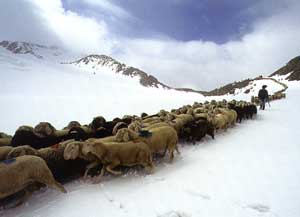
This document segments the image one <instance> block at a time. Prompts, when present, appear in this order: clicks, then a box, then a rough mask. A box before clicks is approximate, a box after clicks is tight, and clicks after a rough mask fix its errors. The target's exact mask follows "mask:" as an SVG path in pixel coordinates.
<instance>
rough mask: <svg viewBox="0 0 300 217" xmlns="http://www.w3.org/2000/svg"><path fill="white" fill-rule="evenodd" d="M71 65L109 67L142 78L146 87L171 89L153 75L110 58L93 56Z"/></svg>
mask: <svg viewBox="0 0 300 217" xmlns="http://www.w3.org/2000/svg"><path fill="white" fill-rule="evenodd" d="M71 64H75V65H78V66H89V67H92V68H93V69H95V70H97V69H100V68H101V67H108V68H110V69H111V70H112V71H113V72H115V73H121V74H123V75H126V76H130V77H140V84H141V85H143V86H145V87H157V88H158V87H163V88H168V89H170V87H169V86H167V85H165V84H163V83H161V82H160V81H158V79H157V78H155V77H154V76H153V75H148V74H147V73H146V72H144V71H142V70H140V69H137V68H134V67H131V66H126V65H125V64H124V63H120V62H119V61H117V60H115V59H113V58H112V57H110V56H106V55H97V54H92V55H88V56H86V57H83V58H81V59H79V60H77V61H74V62H71Z"/></svg>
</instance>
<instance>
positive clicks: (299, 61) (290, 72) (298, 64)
mask: <svg viewBox="0 0 300 217" xmlns="http://www.w3.org/2000/svg"><path fill="white" fill-rule="evenodd" d="M274 76H285V80H288V81H300V56H297V57H295V58H293V59H291V60H290V61H289V62H288V63H287V64H286V65H285V66H283V67H282V68H280V69H278V70H277V71H275V72H274V73H272V74H271V75H270V77H274Z"/></svg>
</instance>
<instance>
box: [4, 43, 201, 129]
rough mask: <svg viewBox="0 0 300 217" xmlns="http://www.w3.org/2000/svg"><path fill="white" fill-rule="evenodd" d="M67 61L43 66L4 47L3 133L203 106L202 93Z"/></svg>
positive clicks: (45, 61) (50, 61) (47, 62)
mask: <svg viewBox="0 0 300 217" xmlns="http://www.w3.org/2000/svg"><path fill="white" fill-rule="evenodd" d="M44 53H46V52H44ZM44 56H46V55H44ZM67 57H68V56H67V55H66V56H65V55H63V56H60V57H59V58H58V59H51V58H49V59H48V58H46V57H45V58H43V59H42V60H41V59H39V58H36V57H35V56H33V55H26V54H15V53H12V52H10V51H8V50H7V49H5V48H1V47H0V69H1V71H0V82H1V85H0V101H1V108H0V120H1V122H0V131H4V132H6V133H10V134H13V133H14V132H15V130H16V129H17V128H18V127H19V126H21V125H31V126H35V125H36V124H37V123H39V122H40V121H48V122H50V123H52V124H53V125H54V126H55V127H56V128H57V129H60V128H63V127H64V126H66V125H67V124H68V122H69V121H72V120H77V121H79V122H81V123H82V124H86V123H90V122H91V120H92V118H93V117H95V116H99V115H102V116H104V117H105V118H107V119H112V118H115V117H117V116H119V117H122V116H123V115H125V114H140V113H142V112H147V113H156V112H158V111H159V110H160V109H168V110H170V109H171V108H175V107H180V106H182V105H184V104H191V103H193V102H194V101H199V100H203V96H202V95H200V94H197V93H186V92H180V91H175V90H168V89H164V88H150V87H148V88H146V87H143V86H141V85H140V83H139V77H133V78H130V79H129V78H128V76H125V75H123V74H121V73H118V74H116V73H112V70H114V68H112V67H111V66H110V65H102V66H99V65H98V66H97V68H95V67H92V66H90V65H76V64H60V62H61V61H62V60H64V59H67ZM54 58H55V57H54Z"/></svg>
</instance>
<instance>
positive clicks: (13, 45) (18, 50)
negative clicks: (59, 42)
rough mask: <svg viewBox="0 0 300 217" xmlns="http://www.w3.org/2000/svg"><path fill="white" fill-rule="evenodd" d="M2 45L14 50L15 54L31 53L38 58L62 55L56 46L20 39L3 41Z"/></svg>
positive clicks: (11, 50) (0, 44)
mask: <svg viewBox="0 0 300 217" xmlns="http://www.w3.org/2000/svg"><path fill="white" fill-rule="evenodd" d="M0 47H2V48H5V49H6V50H8V51H10V52H12V53H13V54H29V55H32V56H34V57H36V58H38V59H43V58H44V57H45V55H46V56H47V57H48V56H50V55H52V56H60V55H62V51H61V50H59V48H58V47H55V46H50V47H48V46H45V45H39V44H34V43H29V42H18V41H1V42H0Z"/></svg>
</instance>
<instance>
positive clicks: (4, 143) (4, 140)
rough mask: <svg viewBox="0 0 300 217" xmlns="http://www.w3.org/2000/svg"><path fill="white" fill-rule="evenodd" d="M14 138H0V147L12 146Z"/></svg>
mask: <svg viewBox="0 0 300 217" xmlns="http://www.w3.org/2000/svg"><path fill="white" fill-rule="evenodd" d="M11 140H12V138H9V137H7V138H0V147H1V146H10V145H11Z"/></svg>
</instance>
